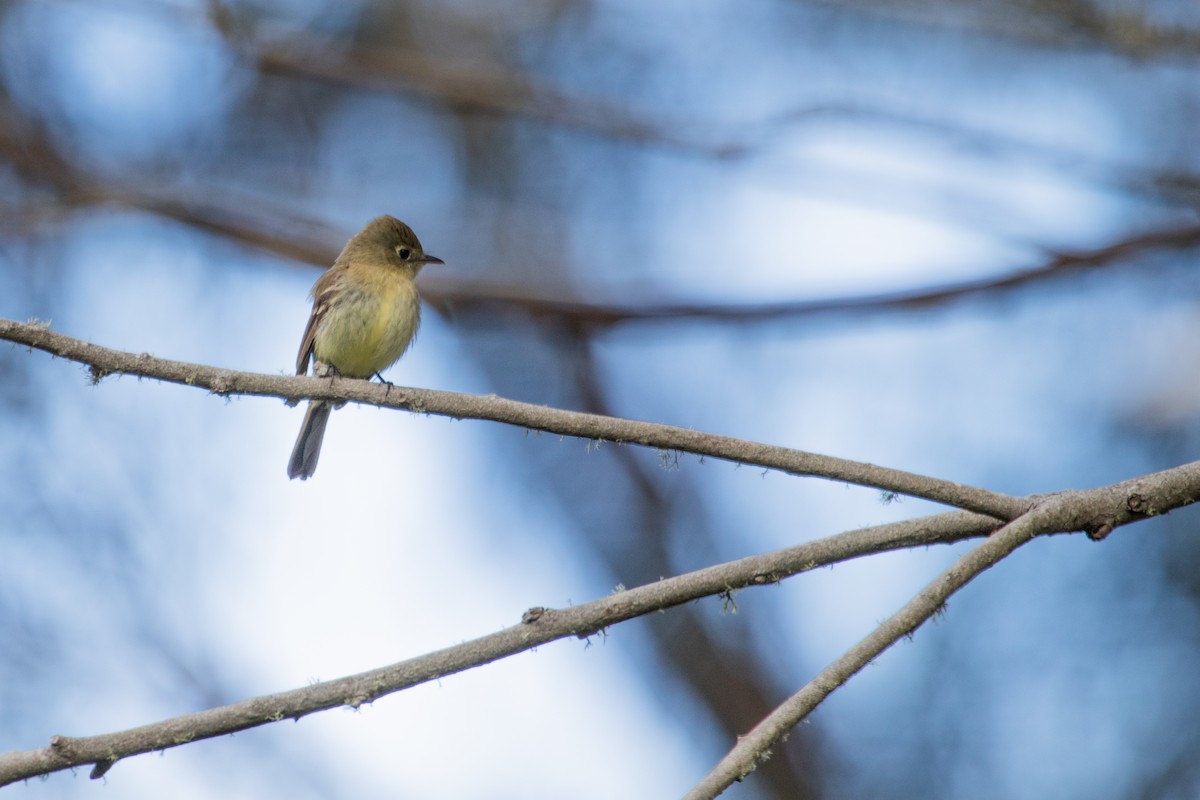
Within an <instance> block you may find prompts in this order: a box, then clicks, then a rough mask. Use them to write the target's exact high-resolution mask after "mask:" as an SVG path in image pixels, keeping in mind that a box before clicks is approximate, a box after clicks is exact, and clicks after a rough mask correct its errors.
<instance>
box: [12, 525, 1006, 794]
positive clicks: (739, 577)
mask: <svg viewBox="0 0 1200 800" xmlns="http://www.w3.org/2000/svg"><path fill="white" fill-rule="evenodd" d="M998 524H1000V523H998V522H997V521H996V520H994V519H991V518H990V517H986V516H982V515H979V514H971V513H968V512H964V511H952V512H948V513H944V514H938V515H936V516H932V517H926V518H924V519H918V520H908V521H904V522H894V523H889V524H887V525H879V526H876V527H873V528H865V529H862V530H858V531H851V532H848V533H842V534H838V535H836V536H831V537H828V538H825V539H820V540H817V541H814V542H807V543H805V544H800V545H796V546H794V547H789V548H786V549H784V550H779V551H776V552H774V553H767V554H763V555H757V556H750V557H748V558H743V559H741V560H738V561H733V562H729V563H726V564H719V565H716V566H713V567H707V568H705V569H701V570H697V571H696V572H691V573H687V574H685V575H680V576H677V577H674V578H668V579H665V580H661V581H658V582H656V583H651V584H646V585H644V586H639V587H637V588H634V589H630V590H627V591H621V592H618V593H616V594H613V595H610V596H608V597H605V598H602V599H600V600H594V601H592V602H590V603H585V604H583V605H579V606H572V607H570V608H566V609H562V610H554V609H547V608H536V609H531V610H530V611H527V612H526V613H525V615H524V618H523V620H522V622H521V623H520V624H518V625H515V626H513V627H511V628H508V629H506V630H503V631H500V632H498V633H494V634H491V635H488V636H483V637H481V638H478V639H475V640H473V641H469V642H464V643H462V644H459V645H455V646H454V647H448V648H446V649H444V650H439V651H436V652H432V653H427V654H425V655H422V656H418V657H416V658H411V659H408V660H406V661H401V662H399V663H396V664H392V665H390V666H386V667H382V668H379V669H374V670H370V671H368V672H363V673H360V674H358V675H351V676H348V677H345V678H340V679H337V680H332V681H326V682H323V683H317V684H314V685H311V686H306V687H304V688H301V689H293V690H291V691H286V692H280V693H278V694H272V695H266V696H263V697H256V698H252V699H249V700H244V701H241V702H238V703H233V704H230V705H227V706H221V707H218V708H213V709H209V710H206V711H201V712H197V713H194V714H184V715H182V716H178V717H174V718H171V719H167V720H162V721H160V722H155V723H152V724H149V725H143V726H141V727H138V728H131V729H129V730H126V731H119V732H116V733H109V734H102V735H99V736H88V737H80V738H71V737H65V736H55V737H53V738H51V740H50V745H49V746H48V747H44V748H42V749H39V750H28V751H23V752H11V753H4V754H0V786H4V785H7V784H9V783H13V782H14V781H19V780H25V779H27V778H31V777H34V776H37V775H46V774H49V773H51V772H56V771H58V770H62V769H67V768H70V767H75V766H79V765H82V764H98V765H100V767H101V768H100V770H98V772H101V773H102V772H103V771H107V769H108V768H109V767H110V766H111V765H112V764H113V763H114V762H116V761H118V760H120V759H122V758H126V757H128V756H133V755H138V754H141V753H148V752H151V751H154V750H165V749H168V748H171V747H177V746H179V745H181V744H186V743H188V742H192V741H196V740H198V739H208V738H212V737H214V736H222V735H225V734H230V733H235V732H237V731H241V730H246V729H247V728H253V727H257V726H260V725H266V724H269V723H271V722H277V721H279V720H283V719H299V718H301V717H303V716H306V715H308V714H312V713H314V712H317V711H323V710H326V709H329V708H335V707H338V706H350V707H355V708H357V707H358V706H360V705H362V704H364V703H370V702H373V701H374V700H376V699H378V698H380V697H383V696H384V695H387V694H391V693H393V692H397V691H400V690H402V689H406V688H408V687H411V686H415V685H417V684H421V683H425V682H428V681H432V680H437V679H438V678H440V677H443V676H446V675H451V674H454V673H457V672H461V671H463V670H466V669H470V668H472V667H477V666H481V665H483V664H487V663H490V662H492V661H495V660H497V659H499V658H503V657H505V656H509V655H513V654H515V653H520V652H523V651H526V650H531V649H533V648H535V647H537V646H539V645H542V644H546V643H548V642H552V641H555V640H557V639H564V638H568V637H572V636H575V637H580V638H586V637H588V636H590V635H592V634H594V633H597V632H599V631H601V630H603V629H605V628H607V627H608V626H610V625H613V624H616V623H618V622H623V621H625V620H628V619H632V618H633V617H637V616H641V615H643V614H648V613H651V612H654V611H661V610H663V609H667V608H671V607H672V606H677V605H679V604H681V603H687V602H690V601H693V600H697V599H699V598H702V597H711V596H717V595H721V594H726V593H728V592H729V591H731V590H735V589H740V588H743V587H747V586H756V585H762V584H770V583H777V582H778V581H780V580H782V579H784V578H787V577H790V576H792V575H796V574H798V573H801V572H805V571H807V570H811V569H815V568H817V567H821V566H828V565H830V564H835V563H838V562H841V561H847V560H849V559H853V558H859V557H861V556H865V555H870V554H872V553H879V552H885V551H889V550H898V549H903V548H909V547H923V546H927V545H931V544H939V543H951V542H956V541H960V540H962V539H965V538H970V537H976V536H984V535H986V534H987V533H988V532H990V531H991V530H993V529H995V527H996V526H997V525H998ZM97 777H98V775H97Z"/></svg>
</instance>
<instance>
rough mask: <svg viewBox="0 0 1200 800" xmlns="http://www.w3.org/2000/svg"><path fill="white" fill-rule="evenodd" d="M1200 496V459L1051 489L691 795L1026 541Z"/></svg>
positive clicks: (718, 782)
mask: <svg viewBox="0 0 1200 800" xmlns="http://www.w3.org/2000/svg"><path fill="white" fill-rule="evenodd" d="M1198 497H1200V462H1193V463H1191V464H1186V465H1184V466H1181V467H1176V468H1174V469H1171V470H1165V471H1163V472H1158V473H1155V474H1153V475H1146V476H1144V477H1141V478H1136V479H1134V480H1130V481H1124V482H1122V483H1118V484H1113V485H1111V486H1106V487H1102V488H1100V489H1092V490H1090V491H1065V492H1058V493H1056V494H1053V495H1043V496H1041V497H1039V498H1038V499H1037V502H1036V504H1035V505H1034V506H1033V507H1032V508H1031V509H1030V510H1029V511H1028V512H1027V513H1025V514H1023V515H1022V516H1020V517H1018V518H1016V519H1014V520H1012V521H1011V522H1009V523H1007V524H1005V525H1004V526H1003V527H1002V528H1000V529H999V530H998V531H996V532H995V533H994V534H992V535H991V536H989V537H988V538H987V539H986V540H985V541H984V542H983V543H982V544H980V545H978V546H977V547H975V548H974V549H973V550H971V551H970V552H969V553H967V554H966V555H964V556H963V557H962V558H960V559H958V560H957V561H955V562H954V564H952V565H951V566H950V568H949V569H947V570H946V571H945V572H943V573H942V574H941V575H939V576H938V577H937V578H935V579H934V580H933V581H932V582H930V583H929V584H928V585H927V586H926V587H925V588H924V589H922V590H921V591H920V592H919V593H918V594H917V595H916V596H915V597H913V599H912V600H910V601H909V602H908V603H906V604H905V605H904V607H903V608H901V609H900V610H899V611H897V612H896V613H895V614H893V615H892V616H891V617H889V618H888V619H887V620H886V621H885V622H883V624H881V625H880V626H879V627H877V628H875V630H873V631H871V633H869V634H868V635H867V636H866V637H864V638H863V639H862V640H860V641H859V642H858V643H856V644H855V645H854V646H853V647H851V648H850V649H849V650H847V651H846V652H845V653H844V654H843V655H842V656H841V657H840V658H838V659H837V660H836V661H834V662H833V663H832V664H830V665H829V666H827V667H826V668H825V669H823V670H822V671H821V672H820V673H819V674H818V675H817V676H816V677H815V678H813V679H812V680H811V681H809V682H808V683H807V684H805V685H804V687H803V688H801V689H800V691H798V692H796V693H795V694H794V695H792V696H791V697H789V698H788V699H787V700H786V701H785V702H784V703H783V704H782V705H780V706H779V707H778V708H776V709H775V710H774V711H773V712H771V713H770V714H769V715H768V716H767V717H766V718H764V719H763V720H762V721H761V722H759V723H758V725H756V726H755V727H754V729H753V730H751V731H750V732H749V733H748V734H746V735H745V736H742V737H739V739H738V741H737V744H735V745H734V747H733V748H732V749H731V750H730V751H729V753H727V754H726V755H725V757H724V758H722V759H721V761H720V762H718V764H717V765H716V766H715V767H714V768H713V769H712V771H711V772H709V774H708V775H706V776H705V777H704V779H703V780H701V781H700V782H699V783H698V784H696V786H695V787H693V788H692V790H691V791H690V792H688V794H687V795H685V800H711V798H715V797H717V796H718V795H720V794H721V793H722V792H723V791H725V789H726V788H728V787H729V786H730V785H731V784H732V783H734V782H735V781H739V780H741V779H742V778H744V777H745V776H746V775H748V774H749V773H750V772H752V771H753V770H754V769H755V768H756V767H757V766H758V764H759V763H761V762H762V761H763V760H765V759H766V758H768V757H769V756H770V753H771V748H772V747H774V746H775V744H776V743H777V742H779V741H780V740H781V739H783V738H785V737H786V736H787V733H788V731H790V730H791V729H792V728H794V727H795V726H796V725H798V724H799V723H800V722H801V721H802V720H803V719H804V718H805V717H807V716H808V715H809V714H810V713H812V711H813V710H814V709H816V707H817V706H818V705H820V703H821V702H822V701H823V700H824V699H825V698H826V697H828V696H829V694H830V693H832V692H833V691H834V690H836V689H837V688H838V687H840V686H841V685H842V684H844V683H845V682H846V681H848V680H849V679H850V678H852V677H853V676H854V675H855V674H857V673H858V672H859V671H860V670H861V669H863V667H865V666H866V665H867V664H869V663H871V661H873V660H874V659H875V658H877V657H878V656H879V655H880V654H881V653H883V651H885V650H887V649H888V648H889V647H891V646H892V645H893V644H895V643H896V642H898V641H899V640H900V639H901V638H903V637H906V636H911V635H912V634H913V632H915V631H916V630H917V628H919V627H920V626H921V625H922V624H924V623H925V621H926V620H928V619H929V618H930V617H932V616H934V615H935V614H937V613H938V612H939V611H940V610H941V609H943V608H944V607H945V604H946V601H947V600H949V598H950V596H951V595H953V594H954V593H955V592H957V591H958V590H959V589H961V588H962V587H963V586H966V585H967V583H969V582H970V581H971V580H973V579H974V578H975V577H976V576H978V575H979V574H980V573H982V572H983V571H985V570H987V569H989V568H990V567H992V566H994V565H995V564H997V563H998V562H999V561H1000V560H1001V559H1003V558H1005V557H1006V556H1008V555H1009V554H1010V553H1012V552H1013V551H1014V550H1016V549H1017V548H1018V547H1020V546H1021V545H1023V544H1025V543H1026V542H1028V541H1030V540H1031V539H1033V538H1034V537H1036V536H1041V535H1044V534H1046V533H1049V532H1051V531H1066V530H1080V529H1082V530H1087V531H1088V533H1089V535H1090V536H1091V537H1092V538H1094V539H1102V538H1104V537H1106V536H1107V535H1108V534H1109V533H1111V532H1112V530H1113V528H1115V527H1116V526H1118V525H1123V524H1126V523H1128V522H1131V521H1133V520H1136V519H1143V518H1145V517H1146V516H1152V515H1156V514H1163V513H1166V512H1167V511H1170V510H1172V509H1174V508H1178V507H1179V506H1182V505H1188V504H1190V503H1193V502H1195V501H1196V499H1197V498H1198Z"/></svg>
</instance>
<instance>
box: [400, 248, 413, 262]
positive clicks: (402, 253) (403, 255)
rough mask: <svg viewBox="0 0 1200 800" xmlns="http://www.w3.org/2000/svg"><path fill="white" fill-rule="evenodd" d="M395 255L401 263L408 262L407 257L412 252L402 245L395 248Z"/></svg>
mask: <svg viewBox="0 0 1200 800" xmlns="http://www.w3.org/2000/svg"><path fill="white" fill-rule="evenodd" d="M396 255H398V256H400V260H401V261H408V257H409V256H411V255H412V250H409V249H408V248H407V247H405V246H404V245H400V246H399V247H397V248H396Z"/></svg>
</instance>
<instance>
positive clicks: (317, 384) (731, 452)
mask: <svg viewBox="0 0 1200 800" xmlns="http://www.w3.org/2000/svg"><path fill="white" fill-rule="evenodd" d="M0 339H7V340H9V341H12V342H17V343H18V344H24V345H28V346H30V347H35V348H37V349H39V350H44V351H46V352H48V353H53V354H54V355H57V356H60V357H62V358H67V359H70V360H72V361H78V362H80V363H82V364H87V365H88V366H89V367H91V370H92V375H93V377H94V378H95V379H96V380H100V379H102V378H104V377H105V376H107V375H110V374H126V375H138V376H141V377H146V378H155V379H157V380H162V381H168V382H171V383H179V384H184V385H186V386H197V387H202V388H206V389H209V390H211V391H213V392H215V393H217V394H220V395H223V396H229V395H256V396H266V397H279V398H283V399H286V400H289V401H297V400H302V399H307V398H318V399H323V400H349V401H351V402H355V403H366V404H370V405H376V406H380V407H382V408H396V409H401V410H404V411H415V412H418V413H423V414H436V415H439V416H446V417H453V418H455V419H487V420H493V421H495V422H503V423H506V424H509V425H516V426H520V427H524V428H530V429H533V430H538V431H546V432H548V433H557V434H562V435H565V436H577V437H579V438H582V439H592V440H597V441H610V442H617V443H630V444H639V445H643V446H646V447H656V448H659V449H662V450H675V451H679V452H684V453H694V454H696V455H700V456H709V457H712V458H719V459H722V460H725V461H732V462H735V463H738V464H746V465H750V466H757V467H766V468H768V469H777V470H780V471H782V472H786V473H789V474H792V475H807V476H812V477H817V478H826V479H828V480H835V481H843V482H845V483H853V484H857V485H859V486H870V487H876V488H879V489H883V490H884V491H888V492H896V493H898V494H905V495H910V496H912V497H920V498H924V499H926V500H932V501H933V502H935V503H943V504H945V505H949V506H954V507H957V508H962V509H965V510H967V511H975V512H978V513H980V514H987V515H988V516H991V517H995V518H997V519H1001V520H1008V519H1012V518H1014V517H1016V516H1018V515H1019V514H1021V513H1022V512H1024V511H1025V509H1026V508H1027V507H1028V501H1026V500H1022V499H1020V498H1017V497H1011V496H1009V495H1004V494H997V493H995V492H989V491H986V490H984V489H977V488H975V487H971V486H964V485H962V484H959V483H953V482H951V481H944V480H939V479H937V478H929V477H925V476H923V475H917V474H914V473H911V472H904V471H902V470H896V469H888V468H885V467H878V466H875V465H873V464H865V463H862V462H858V461H849V460H847V459H843V458H835V457H833V456H824V455H819V454H816V453H809V452H805V451H803V450H793V449H791V448H787V447H778V446H775V445H768V444H762V443H760V442H752V441H748V440H745V439H735V438H733V437H731V436H719V435H717V434H712V433H703V432H700V431H695V430H690V429H687V428H679V427H675V426H672V425H660V424H657V423H652V422H640V421H637V420H629V419H620V418H618V417H606V416H602V415H599V414H583V413H579V412H575V411H564V410H561V409H556V408H549V407H547V406H538V405H533V404H531V403H521V402H517V401H515V400H507V399H504V398H501V397H496V396H495V395H487V396H481V395H467V394H459V393H456V392H442V391H436V390H433V389H411V388H407V387H396V386H382V385H379V384H373V383H370V382H369V381H361V380H349V379H344V378H338V379H332V380H331V379H327V378H306V377H291V376H282V375H263V374H259V373H254V372H236V371H233V370H227V369H218V368H216V367H209V366H205V365H203V364H192V363H188V362H184V361H168V360H165V359H161V358H155V357H153V356H150V355H147V354H145V353H143V354H140V355H134V354H133V353H126V352H123V351H120V350H111V349H109V348H107V347H101V346H99V345H94V344H89V343H87V342H84V341H81V340H79V339H73V338H71V337H69V336H64V335H63V334H61V333H55V332H54V331H52V330H50V329H49V328H48V327H46V326H45V325H42V324H38V323H19V322H14V321H12V320H4V319H0Z"/></svg>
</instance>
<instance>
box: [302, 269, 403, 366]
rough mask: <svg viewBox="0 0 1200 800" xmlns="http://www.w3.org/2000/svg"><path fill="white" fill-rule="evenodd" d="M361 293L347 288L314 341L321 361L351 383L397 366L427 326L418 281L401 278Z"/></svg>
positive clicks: (386, 278)
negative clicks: (419, 330)
mask: <svg viewBox="0 0 1200 800" xmlns="http://www.w3.org/2000/svg"><path fill="white" fill-rule="evenodd" d="M382 278H383V279H381V280H375V281H372V282H371V285H370V286H369V287H363V288H361V289H343V296H342V297H341V298H340V299H339V302H337V303H336V304H335V305H334V306H333V307H332V308H330V309H329V312H328V313H327V314H326V315H325V319H324V320H322V322H321V326H320V327H319V328H318V329H317V334H316V337H315V340H314V342H313V355H315V356H316V358H317V360H318V361H324V362H325V363H326V364H332V365H333V366H334V367H336V368H337V370H338V372H340V373H342V374H343V375H345V376H347V377H351V378H369V377H371V376H372V375H374V374H375V373H376V372H382V371H383V370H385V369H387V368H388V367H390V366H391V365H392V364H394V363H396V360H397V359H398V358H400V356H402V355H404V351H405V350H407V349H408V346H409V344H411V343H412V340H413V336H415V335H416V333H417V326H418V325H419V324H420V322H421V301H420V299H419V298H418V297H417V288H416V286H415V285H414V284H413V282H412V280H411V279H409V278H407V277H405V276H402V275H398V274H395V273H391V274H389V273H384V274H383V276H382Z"/></svg>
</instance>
